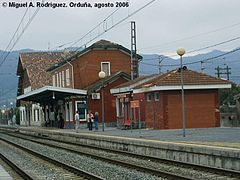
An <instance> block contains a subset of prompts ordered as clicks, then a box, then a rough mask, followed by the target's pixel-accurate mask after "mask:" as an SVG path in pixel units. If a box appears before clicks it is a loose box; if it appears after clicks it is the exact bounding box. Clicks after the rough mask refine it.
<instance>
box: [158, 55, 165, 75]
mask: <svg viewBox="0 0 240 180" xmlns="http://www.w3.org/2000/svg"><path fill="white" fill-rule="evenodd" d="M163 59H164V58H163V56H161V55H159V56H158V65H159V66H158V74H162V71H161V63H162V61H163Z"/></svg>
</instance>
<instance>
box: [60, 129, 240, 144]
mask: <svg viewBox="0 0 240 180" xmlns="http://www.w3.org/2000/svg"><path fill="white" fill-rule="evenodd" d="M59 131H68V132H75V130H73V129H61V130H59ZM78 132H79V133H90V134H102V135H110V136H120V137H131V138H140V139H151V140H159V141H170V142H187V143H193V144H205V145H213V146H224V147H225V146H226V147H233V148H240V138H239V137H240V128H239V127H233V128H221V127H220V128H202V129H186V137H183V135H182V130H181V129H174V130H152V129H141V130H138V129H135V130H131V129H128V130H120V129H117V128H109V127H107V128H105V131H104V132H103V131H102V129H101V127H100V128H99V130H98V131H95V130H93V131H89V130H88V129H86V128H82V129H79V131H78Z"/></svg>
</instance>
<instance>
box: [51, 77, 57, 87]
mask: <svg viewBox="0 0 240 180" xmlns="http://www.w3.org/2000/svg"><path fill="white" fill-rule="evenodd" d="M52 83H53V86H56V81H55V75H53V76H52Z"/></svg>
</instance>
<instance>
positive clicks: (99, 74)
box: [98, 71, 106, 131]
mask: <svg viewBox="0 0 240 180" xmlns="http://www.w3.org/2000/svg"><path fill="white" fill-rule="evenodd" d="M98 76H99V78H100V79H102V95H101V99H102V131H104V92H103V82H104V80H103V79H104V78H105V76H106V73H105V72H104V71H100V72H99V73H98Z"/></svg>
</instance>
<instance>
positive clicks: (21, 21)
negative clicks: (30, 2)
mask: <svg viewBox="0 0 240 180" xmlns="http://www.w3.org/2000/svg"><path fill="white" fill-rule="evenodd" d="M28 9H29V7H28V8H27V9H26V11H25V12H24V14H23V16H22V18H21V20H20V22H19V24H18V27H17V29H16V31H15V32H14V34H13V36H12V38H11V39H10V41H9V43H8V45H7V47H6V48H5V50H4V52H6V51H7V50H8V48H9V46H10V45H11V43H12V41H13V39H14V38H15V36H16V34H17V32H18V30H19V28H20V27H21V25H22V23H23V20H24V18H25V17H26V15H27V12H28ZM3 56H4V53H3V54H2V55H1V57H0V59H2V57H3Z"/></svg>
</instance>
